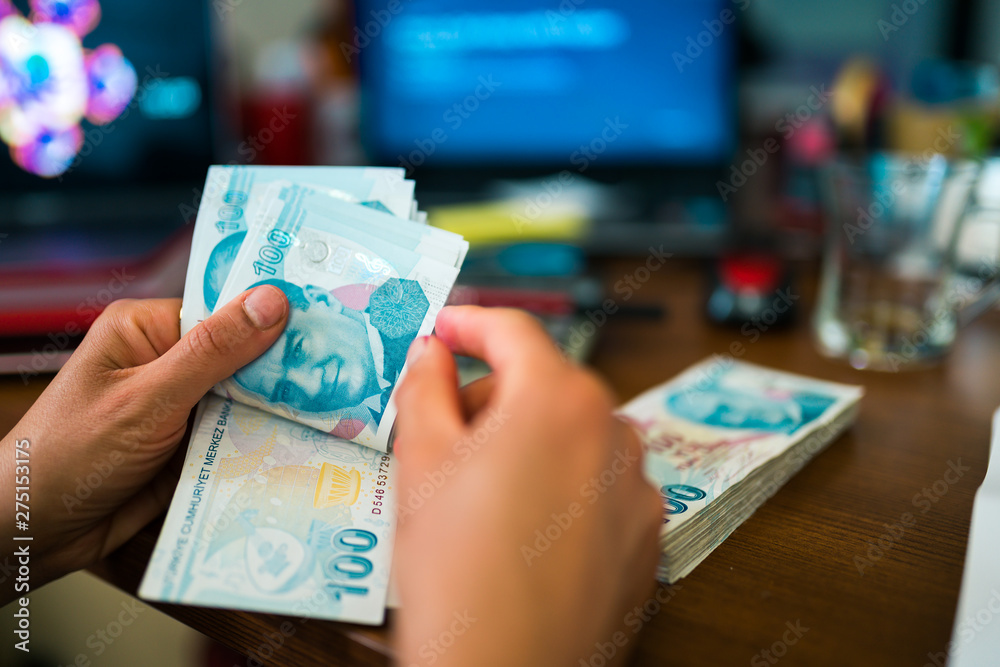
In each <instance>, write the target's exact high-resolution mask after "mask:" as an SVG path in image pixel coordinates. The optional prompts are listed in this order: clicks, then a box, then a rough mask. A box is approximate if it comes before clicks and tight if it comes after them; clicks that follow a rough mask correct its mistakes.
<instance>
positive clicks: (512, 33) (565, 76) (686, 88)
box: [345, 0, 737, 171]
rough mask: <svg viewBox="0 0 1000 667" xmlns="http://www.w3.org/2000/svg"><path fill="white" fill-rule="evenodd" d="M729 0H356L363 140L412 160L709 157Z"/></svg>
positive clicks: (507, 163)
mask: <svg viewBox="0 0 1000 667" xmlns="http://www.w3.org/2000/svg"><path fill="white" fill-rule="evenodd" d="M736 13H737V11H736V9H735V7H734V5H733V4H732V3H731V2H730V1H729V0H555V1H545V2H543V1H541V0H409V1H406V2H400V1H398V0H359V2H358V4H357V31H356V32H355V39H354V44H353V45H351V44H347V45H346V47H347V48H346V50H345V52H346V53H348V54H349V55H352V56H354V55H356V56H357V58H358V60H359V62H360V65H361V66H360V71H361V81H362V130H363V137H364V142H365V145H366V148H367V150H368V151H369V153H370V154H371V156H372V157H373V159H374V160H375V161H377V162H380V163H387V164H402V165H404V166H407V167H411V168H420V167H425V166H426V167H435V168H436V167H446V168H455V167H458V168H464V167H472V168H474V167H483V166H489V167H491V168H497V169H502V168H503V167H538V168H569V169H577V170H579V171H586V169H588V168H591V167H600V168H609V167H628V166H635V165H654V166H664V165H669V166H686V165H711V164H721V163H722V162H724V161H725V160H727V159H728V158H729V156H730V155H731V152H732V148H733V144H734V141H735V137H734V134H735V122H734V118H735V105H734V101H733V83H734V62H735V43H736V26H734V25H732V23H734V22H735V15H736ZM352 46H353V47H354V48H353V49H352V48H351V47H352Z"/></svg>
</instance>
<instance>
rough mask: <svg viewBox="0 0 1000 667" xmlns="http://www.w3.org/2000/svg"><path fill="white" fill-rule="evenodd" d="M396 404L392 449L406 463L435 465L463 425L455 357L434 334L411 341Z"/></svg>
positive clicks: (406, 464) (453, 441)
mask: <svg viewBox="0 0 1000 667" xmlns="http://www.w3.org/2000/svg"><path fill="white" fill-rule="evenodd" d="M396 406H397V407H398V409H399V412H398V416H397V417H396V443H395V444H394V446H393V451H394V453H395V454H396V455H397V456H398V458H399V460H400V462H401V463H402V464H403V465H404V466H407V467H409V466H411V465H416V466H418V467H421V468H422V467H424V464H425V463H427V464H429V465H435V462H436V461H438V460H439V459H440V458H441V457H442V456H443V455H444V453H445V452H446V451H447V450H449V449H450V448H451V447H452V445H454V444H455V442H456V441H457V440H458V438H459V436H460V435H461V433H462V430H463V429H464V427H465V424H464V422H463V420H462V403H461V400H460V398H459V393H458V370H457V368H456V367H455V358H454V357H453V356H452V355H451V352H450V351H449V350H448V348H447V347H446V346H445V344H444V343H442V342H441V341H440V340H438V339H437V338H434V337H427V338H418V339H417V340H415V341H414V342H413V345H412V346H411V347H410V354H409V356H408V357H407V370H406V376H405V377H404V378H403V380H402V382H401V383H400V385H399V388H398V389H397V391H396ZM411 462H412V463H411Z"/></svg>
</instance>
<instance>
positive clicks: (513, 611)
mask: <svg viewBox="0 0 1000 667" xmlns="http://www.w3.org/2000/svg"><path fill="white" fill-rule="evenodd" d="M437 334H438V338H430V339H421V340H418V341H417V342H416V343H415V344H414V346H413V348H411V353H410V354H411V365H410V368H409V371H408V376H407V377H406V378H405V380H404V381H403V385H402V386H401V387H400V390H399V394H398V397H397V402H398V405H399V417H398V420H397V429H398V430H397V440H396V446H395V451H396V453H397V458H398V461H399V496H398V497H399V522H398V532H397V542H396V544H397V546H396V553H395V560H394V564H393V567H394V570H395V572H396V573H397V575H398V579H397V583H398V585H399V593H400V597H401V603H402V610H401V612H400V618H399V627H398V641H399V646H398V648H399V658H400V663H401V664H402V665H409V664H411V663H412V664H429V662H430V661H431V658H432V656H433V661H434V662H435V663H436V664H437V665H485V664H505V665H571V664H574V665H575V664H577V661H578V660H579V659H580V658H583V659H586V658H588V657H589V656H590V654H591V653H592V652H593V651H594V644H595V642H608V641H610V640H611V639H610V638H611V636H612V635H613V634H614V633H615V631H617V630H619V629H621V626H622V624H623V619H624V617H625V615H626V614H627V613H628V610H629V609H631V608H632V607H633V606H634V605H635V604H637V603H638V604H641V602H642V601H643V600H644V599H645V598H646V597H648V595H649V593H650V592H651V591H652V586H653V581H654V572H655V566H656V563H657V559H658V556H659V550H658V543H657V538H658V535H659V526H660V523H661V521H662V506H661V502H660V498H659V495H658V494H657V492H656V491H655V490H654V489H653V487H652V486H650V484H649V483H648V482H647V481H646V480H645V478H644V476H643V473H642V449H641V446H640V443H639V441H638V439H637V438H636V436H635V434H634V433H633V432H632V431H631V429H630V428H629V427H627V426H626V425H624V424H623V423H622V422H620V421H619V420H617V419H616V418H615V417H614V416H613V415H612V409H613V407H614V404H613V400H612V397H611V395H610V393H609V392H608V390H607V389H606V388H605V387H604V385H603V384H602V383H601V382H600V381H599V380H597V379H596V378H595V377H594V376H593V375H592V374H590V373H589V372H587V371H584V370H582V369H580V368H578V367H576V366H574V365H571V364H570V363H567V362H566V361H564V360H563V358H562V357H561V355H560V354H559V352H558V351H557V350H556V348H555V346H554V345H553V343H552V342H551V341H550V340H549V339H548V337H547V336H546V335H545V333H544V332H543V330H542V329H541V327H540V326H539V325H538V324H537V323H536V322H535V321H534V320H532V319H531V318H530V317H529V316H527V315H525V314H523V313H518V312H515V311H504V310H486V309H481V308H475V307H458V308H447V309H445V310H443V311H442V312H441V314H440V316H439V317H438V320H437ZM452 353H455V354H462V355H468V356H472V357H477V358H479V359H484V360H485V361H487V362H488V363H489V364H490V366H491V367H492V368H493V369H494V375H493V376H492V377H491V378H488V379H486V380H483V381H480V382H479V383H476V384H474V385H472V386H471V387H468V388H466V389H465V390H463V391H461V392H460V391H459V388H458V384H457V376H456V369H455V361H454V358H453V357H452ZM458 635H460V636H458ZM446 637H450V639H451V641H444V638H446ZM452 642H453V643H452Z"/></svg>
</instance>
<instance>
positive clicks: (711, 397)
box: [139, 166, 861, 624]
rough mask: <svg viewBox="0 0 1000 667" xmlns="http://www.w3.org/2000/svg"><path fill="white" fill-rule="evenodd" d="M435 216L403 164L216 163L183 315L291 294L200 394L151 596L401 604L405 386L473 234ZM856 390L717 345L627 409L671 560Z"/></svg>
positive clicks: (711, 538) (291, 606) (691, 563)
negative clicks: (421, 206) (393, 585)
mask: <svg viewBox="0 0 1000 667" xmlns="http://www.w3.org/2000/svg"><path fill="white" fill-rule="evenodd" d="M425 222H426V220H425V217H424V216H423V214H421V213H419V212H418V210H417V205H416V202H415V201H414V199H413V183H412V181H408V180H406V179H405V177H404V173H403V171H402V170H396V169H373V168H336V167H241V166H232V167H212V168H211V170H210V171H209V174H208V180H207V183H206V186H205V191H204V194H203V198H202V202H201V206H200V209H199V211H198V218H197V225H196V228H195V236H194V245H193V248H192V254H191V261H190V264H189V267H188V275H187V284H186V287H185V293H184V304H183V311H182V330H183V331H184V332H185V333H186V332H187V331H189V330H190V329H191V328H192V327H194V326H195V325H196V324H197V323H198V322H199V321H201V320H203V319H204V318H206V317H207V316H209V315H210V314H211V313H212V312H213V311H214V310H215V309H216V308H217V307H219V306H220V305H221V304H225V303H227V302H228V301H229V300H230V299H232V298H233V297H235V296H236V295H238V294H240V293H241V292H243V291H244V290H246V289H248V288H250V287H252V286H254V285H258V284H261V283H269V284H273V285H276V286H278V287H280V288H281V289H282V290H283V291H285V293H286V294H287V295H288V297H289V302H290V305H291V312H290V316H289V321H288V325H287V327H286V330H285V332H284V333H283V335H282V337H281V338H280V339H279V341H278V342H277V343H276V344H275V345H274V346H273V347H272V348H271V349H270V350H269V351H268V352H266V353H265V354H264V355H263V356H262V357H261V358H260V359H258V360H257V361H255V362H254V363H252V364H250V365H249V366H247V367H246V368H244V369H242V370H241V371H239V372H238V373H237V374H236V375H235V376H233V377H232V378H230V379H229V380H227V381H225V382H223V383H222V384H221V385H220V386H219V387H216V389H215V391H214V394H212V395H209V396H208V397H207V398H206V399H205V400H204V401H202V403H201V404H200V405H199V408H198V412H197V415H196V420H195V427H194V431H193V434H192V437H191V441H190V443H189V444H188V451H187V455H186V458H185V461H184V468H183V474H182V475H181V479H180V482H179V484H178V487H177V490H176V492H175V494H174V498H173V500H172V502H171V505H170V509H169V511H168V513H167V517H166V519H165V521H164V524H163V530H162V532H161V534H160V537H159V539H158V541H157V544H156V547H155V549H154V551H153V555H152V558H151V560H150V563H149V566H148V568H147V571H146V574H145V576H144V578H143V581H142V584H141V586H140V589H139V595H140V596H141V597H143V598H145V599H147V600H154V601H162V602H171V603H180V604H191V605H199V606H207V607H222V608H229V609H241V610H248V611H261V612H270V613H280V614H288V615H292V616H298V617H308V618H321V619H330V620H341V621H350V622H356V623H366V624H380V623H381V622H382V621H383V618H384V613H385V607H386V604H387V598H388V597H389V588H390V571H391V564H392V563H391V560H392V541H393V535H394V530H395V517H396V506H395V503H396V499H395V491H396V489H395V488H394V477H395V474H394V466H395V461H394V458H393V456H392V455H391V453H389V452H390V450H391V442H392V424H393V422H394V419H395V407H394V402H393V391H394V389H395V387H396V384H397V382H398V380H399V379H400V377H401V376H402V375H403V374H404V372H405V359H406V352H407V349H408V348H409V345H410V343H411V342H412V341H413V340H414V339H415V338H416V337H417V336H422V335H428V334H430V333H431V331H432V330H433V326H434V320H435V318H436V316H437V313H438V311H439V310H440V309H441V308H442V307H443V306H444V304H445V301H446V300H447V298H448V294H449V292H450V290H451V289H452V287H453V285H454V282H455V280H456V278H457V276H458V271H459V268H460V267H461V265H462V262H463V260H464V259H465V255H466V252H467V250H468V245H467V244H466V243H465V241H464V240H462V238H461V237H459V236H456V235H454V234H450V233H447V232H444V231H441V230H438V229H434V228H432V227H428V226H427V225H426V224H424V223H425ZM860 397H861V390H860V389H859V388H857V387H848V386H844V385H837V384H832V383H828V382H821V381H817V380H811V379H809V378H804V377H800V376H794V375H789V374H786V373H780V372H777V371H771V370H768V369H764V368H760V367H757V366H751V365H749V364H743V363H738V362H733V361H732V360H730V361H728V362H727V361H726V360H725V359H722V358H717V359H710V360H707V361H705V362H702V363H701V364H699V365H697V366H695V367H693V368H691V369H690V370H688V371H686V372H685V373H684V374H682V375H681V376H680V377H678V378H677V379H675V380H673V381H671V382H669V383H667V384H665V385H663V386H661V387H658V388H656V389H653V390H651V391H650V392H648V393H647V394H644V395H643V396H640V397H639V398H637V399H635V400H634V401H632V402H631V403H629V404H628V405H626V406H625V407H624V408H622V410H621V412H620V414H621V415H622V416H623V417H624V418H626V419H627V420H629V421H630V422H631V423H632V424H633V425H634V426H635V427H636V429H637V430H638V431H639V433H640V434H641V435H642V437H643V439H644V441H645V443H646V447H647V458H646V471H647V474H648V476H649V477H650V478H651V479H652V480H653V481H654V482H655V484H656V485H657V487H658V488H659V489H660V492H661V495H662V497H663V501H664V525H663V530H662V535H661V544H662V548H663V556H662V560H661V565H660V572H659V577H660V579H661V580H662V581H664V582H674V581H676V580H677V579H679V578H681V577H683V576H685V575H686V574H688V573H689V572H690V571H691V570H692V569H693V568H694V567H695V566H697V565H698V563H700V562H701V561H702V560H704V559H705V558H706V557H707V556H708V555H709V554H710V553H711V551H712V550H713V549H715V547H716V546H718V545H719V544H720V543H721V542H722V541H723V540H725V539H726V537H728V536H729V534H730V533H732V531H733V530H735V529H736V528H737V527H738V526H739V525H740V524H741V523H742V522H743V521H744V520H745V519H746V518H747V517H748V516H750V514H752V513H753V511H754V510H755V509H756V508H757V507H758V506H759V505H760V504H761V503H763V502H764V501H765V500H766V499H767V498H768V497H769V496H770V495H771V494H773V493H774V492H775V491H777V489H778V488H779V487H780V486H781V485H782V484H783V483H784V481H785V480H786V479H787V478H788V477H789V476H791V475H792V474H794V473H795V472H796V471H797V470H798V469H799V468H800V467H801V466H803V465H804V464H805V463H806V462H807V461H808V460H809V459H810V458H811V457H812V456H813V455H815V454H816V453H817V452H818V451H819V450H820V449H821V448H822V447H823V446H825V445H826V444H828V443H829V442H830V441H832V440H833V439H834V438H835V437H836V436H837V434H838V433H840V431H841V430H843V429H844V428H845V427H846V426H848V425H849V424H850V422H851V420H852V419H853V417H854V414H855V408H856V405H857V403H858V400H859V399H860Z"/></svg>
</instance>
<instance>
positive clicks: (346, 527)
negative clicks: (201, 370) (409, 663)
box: [139, 395, 395, 624]
mask: <svg viewBox="0 0 1000 667" xmlns="http://www.w3.org/2000/svg"><path fill="white" fill-rule="evenodd" d="M393 466H394V461H393V459H392V457H391V456H389V455H387V454H384V453H382V452H378V451H375V450H372V449H369V448H366V447H362V446H359V445H355V444H353V443H349V442H345V441H343V440H339V439H337V438H334V437H333V436H330V435H327V434H324V433H320V432H318V431H315V430H313V429H311V428H309V427H306V426H303V425H301V424H297V423H295V422H290V421H288V420H285V419H282V418H280V417H276V416H274V415H271V414H269V413H266V412H262V411H260V410H256V409H254V408H250V407H247V406H244V405H240V404H238V403H233V402H232V401H229V400H224V399H222V398H219V397H217V396H211V395H210V396H208V397H207V398H205V399H204V400H203V401H202V403H201V404H200V405H199V409H198V415H197V417H196V422H195V430H194V433H193V435H192V437H191V441H190V444H189V447H188V452H187V456H186V458H185V461H184V468H183V472H182V475H181V479H180V482H179V484H178V487H177V491H176V492H175V494H174V498H173V501H172V502H171V504H170V509H169V511H168V513H167V517H166V520H165V521H164V525H163V530H162V532H161V534H160V537H159V540H158V541H157V544H156V548H155V549H154V551H153V555H152V558H151V560H150V563H149V566H148V568H147V570H146V574H145V576H144V577H143V580H142V584H141V586H140V588H139V596H140V597H142V598H144V599H147V600H154V601H160V602H170V603H180V604H191V605H198V606H206V607H223V608H228V609H242V610H248V611H262V612H269V613H278V614H287V615H295V616H302V617H309V618H322V619H329V620H341V621H349V622H357V623H367V624H379V623H381V622H382V620H383V616H384V608H385V601H386V591H387V586H388V581H389V570H390V565H391V559H392V540H393V534H394V524H395V518H394V517H395V507H394V503H395V500H394V497H395V492H394V489H393V486H394V484H393V473H394V471H393Z"/></svg>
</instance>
